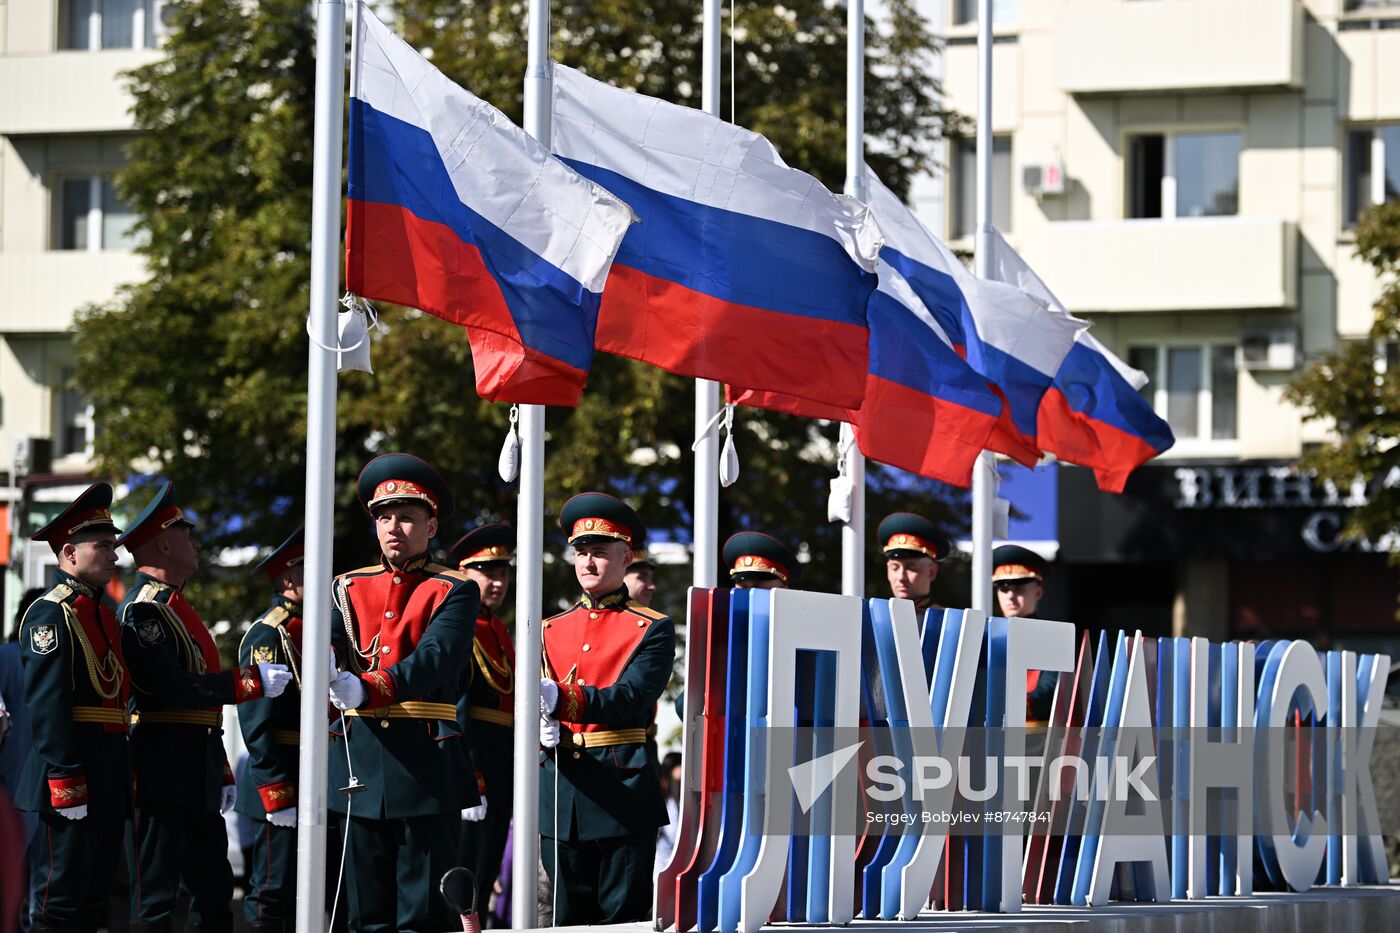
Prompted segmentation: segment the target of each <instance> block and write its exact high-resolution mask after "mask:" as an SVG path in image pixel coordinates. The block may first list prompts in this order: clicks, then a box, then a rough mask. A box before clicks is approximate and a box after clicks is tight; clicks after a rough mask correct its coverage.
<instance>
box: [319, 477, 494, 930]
mask: <svg viewBox="0 0 1400 933" xmlns="http://www.w3.org/2000/svg"><path fill="white" fill-rule="evenodd" d="M356 491H357V494H358V497H359V500H360V503H361V504H362V505H363V506H364V507H365V509H366V510H367V511H368V512H369V513H370V515H371V516H372V518H373V520H374V530H375V535H376V537H377V538H378V541H379V548H380V559H379V562H378V563H376V564H372V565H371V566H368V567H362V568H360V569H359V570H352V571H350V572H349V573H345V574H341V575H340V576H339V577H337V578H336V579H335V584H334V590H333V597H334V598H333V607H332V612H331V638H332V641H333V642H334V644H335V648H336V653H337V656H338V660H339V663H340V666H341V667H342V670H341V671H340V672H339V673H337V674H336V675H335V677H334V678H333V679H332V680H331V684H330V697H331V702H332V703H333V704H334V705H335V706H336V707H337V708H338V709H340V710H342V711H344V712H345V717H346V718H345V719H344V720H343V722H344V724H345V727H344V735H343V737H333V738H332V741H331V748H330V778H331V785H330V786H331V794H330V806H331V808H332V809H334V810H335V811H336V812H338V813H341V814H344V816H345V819H346V821H347V823H348V827H349V828H348V831H347V834H348V841H347V853H346V865H345V882H346V885H347V889H348V894H349V898H348V899H349V906H350V928H351V929H353V930H358V931H379V930H399V931H404V933H409V931H427V930H433V931H442V930H446V929H449V928H450V927H452V926H453V925H455V924H456V923H457V922H458V921H457V918H456V917H454V916H453V915H452V912H451V911H450V909H449V908H448V906H447V904H446V903H445V902H444V901H443V898H442V895H441V893H440V892H439V891H438V882H439V880H440V879H441V878H442V876H443V873H444V872H446V871H447V870H448V869H449V868H451V867H453V865H454V864H455V861H456V854H457V827H458V814H459V813H460V812H461V811H462V810H464V809H467V808H469V807H474V806H477V805H478V803H479V800H480V798H479V796H478V794H477V784H476V780H475V776H474V772H473V768H472V750H471V748H470V741H469V736H468V735H465V734H464V733H463V732H462V729H461V726H460V725H459V724H458V722H457V703H458V701H459V700H461V698H462V696H463V694H464V693H465V692H466V690H467V677H468V675H469V671H470V668H471V659H472V641H473V637H474V636H475V634H476V618H477V605H478V602H479V601H480V590H479V588H478V587H477V585H476V584H475V583H473V582H472V581H470V580H468V579H467V577H466V574H464V573H462V572H461V571H460V570H456V569H454V568H450V567H444V566H442V565H441V564H434V563H432V562H431V561H430V560H429V558H428V548H429V544H430V542H431V541H432V539H433V537H434V536H435V535H436V534H437V530H438V521H439V520H445V519H447V518H448V517H450V516H451V514H452V508H453V503H452V494H451V492H450V491H449V490H448V488H447V484H446V483H445V482H444V481H443V479H442V477H441V476H440V475H438V472H437V471H436V470H434V469H433V468H432V467H431V466H429V465H428V464H427V463H426V462H424V461H422V460H420V459H418V458H417V457H412V456H409V455H407V454H386V455H384V456H382V457H376V458H375V459H373V460H371V461H370V462H369V463H368V464H366V465H365V468H364V470H362V471H361V473H360V478H359V482H358V484H357V490H356ZM335 728H336V731H339V729H340V727H339V726H336V727H335ZM343 743H348V745H349V761H348V762H347V760H346V759H347V753H346V744H343ZM352 778H353V781H354V782H356V783H357V784H358V785H359V786H360V787H362V788H363V792H361V793H353V794H345V795H342V794H340V793H337V792H336V789H337V788H341V787H346V786H350V784H351V782H352Z"/></svg>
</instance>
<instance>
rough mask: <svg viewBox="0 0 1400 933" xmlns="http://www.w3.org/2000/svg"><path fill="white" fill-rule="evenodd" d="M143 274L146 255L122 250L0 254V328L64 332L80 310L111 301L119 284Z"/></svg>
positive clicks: (35, 331) (130, 281)
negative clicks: (74, 314)
mask: <svg viewBox="0 0 1400 933" xmlns="http://www.w3.org/2000/svg"><path fill="white" fill-rule="evenodd" d="M145 276H146V270H145V259H144V258H142V257H141V256H138V255H137V254H136V253H131V252H125V251H117V250H112V251H110V252H102V253H86V252H79V251H77V250H71V251H70V250H50V251H45V252H39V253H0V331H3V332H5V333H59V332H62V331H65V330H68V329H69V328H70V327H72V326H73V312H74V311H76V310H78V308H80V307H82V306H83V305H86V304H92V303H94V302H103V301H110V300H111V299H112V297H113V296H114V295H115V294H116V291H117V288H118V287H119V286H121V285H127V284H130V283H132V282H139V281H141V280H142V279H143V278H145Z"/></svg>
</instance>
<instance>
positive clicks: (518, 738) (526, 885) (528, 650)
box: [487, 0, 553, 929]
mask: <svg viewBox="0 0 1400 933" xmlns="http://www.w3.org/2000/svg"><path fill="white" fill-rule="evenodd" d="M529 17H530V19H529V30H530V32H529V46H528V52H527V58H526V65H525V131H526V132H527V133H529V134H530V135H531V136H533V137H535V139H537V140H539V141H540V142H542V143H544V144H545V146H547V147H548V146H550V145H551V134H550V126H549V117H550V97H551V94H552V92H553V89H552V81H551V76H550V71H549V0H530V12H529ZM544 415H545V409H544V406H543V405H521V406H520V447H521V449H520V493H519V501H518V504H517V511H516V532H517V536H518V537H517V542H518V546H517V548H516V585H515V670H516V677H515V736H514V739H515V746H514V752H515V761H516V768H515V785H514V787H513V790H514V793H515V811H514V814H513V817H514V821H515V823H514V825H515V828H514V841H513V843H512V846H513V848H512V850H511V878H512V879H513V883H512V885H511V911H510V917H511V920H510V922H511V926H512V927H514V928H515V929H528V928H530V927H533V926H535V925H536V916H537V915H536V909H535V908H536V903H537V902H536V891H537V888H538V883H539V861H540V837H539V832H540V800H539V782H540V776H539V770H540V769H539V768H536V767H534V766H533V765H531V766H530V767H525V763H526V762H534V761H535V760H536V758H537V757H538V755H539V748H540V744H539V742H540V739H539V729H538V727H537V726H538V723H539V721H540V714H539V706H540V681H539V677H538V676H537V675H538V673H539V671H540V655H541V653H542V651H543V647H542V644H541V640H540V639H541V634H542V632H543V629H542V628H541V622H542V612H541V610H542V608H543V605H544V598H543V595H542V593H543V576H544ZM487 805H488V806H490V799H489V796H488V799H487Z"/></svg>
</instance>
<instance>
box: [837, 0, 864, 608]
mask: <svg viewBox="0 0 1400 933" xmlns="http://www.w3.org/2000/svg"><path fill="white" fill-rule="evenodd" d="M846 194H848V195H850V196H851V197H853V198H856V199H857V200H860V201H865V200H866V198H867V197H868V194H869V191H868V188H867V187H866V182H865V0H846ZM841 434H842V437H843V440H849V441H850V444H849V445H848V446H847V449H846V452H845V454H844V457H845V474H846V476H847V477H849V478H850V481H851V517H850V520H849V521H847V522H846V523H845V524H844V525H842V526H841V593H842V595H845V596H858V597H860V598H862V599H863V598H865V456H864V454H862V453H861V452H860V448H859V447H857V446H856V444H855V438H854V429H853V428H847V427H845V426H843V427H842V428H841Z"/></svg>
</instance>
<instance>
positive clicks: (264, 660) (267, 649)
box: [253, 645, 276, 664]
mask: <svg viewBox="0 0 1400 933" xmlns="http://www.w3.org/2000/svg"><path fill="white" fill-rule="evenodd" d="M253 663H254V664H275V663H276V657H275V655H274V654H273V651H272V646H271V645H258V646H257V647H256V648H254V649H253Z"/></svg>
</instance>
